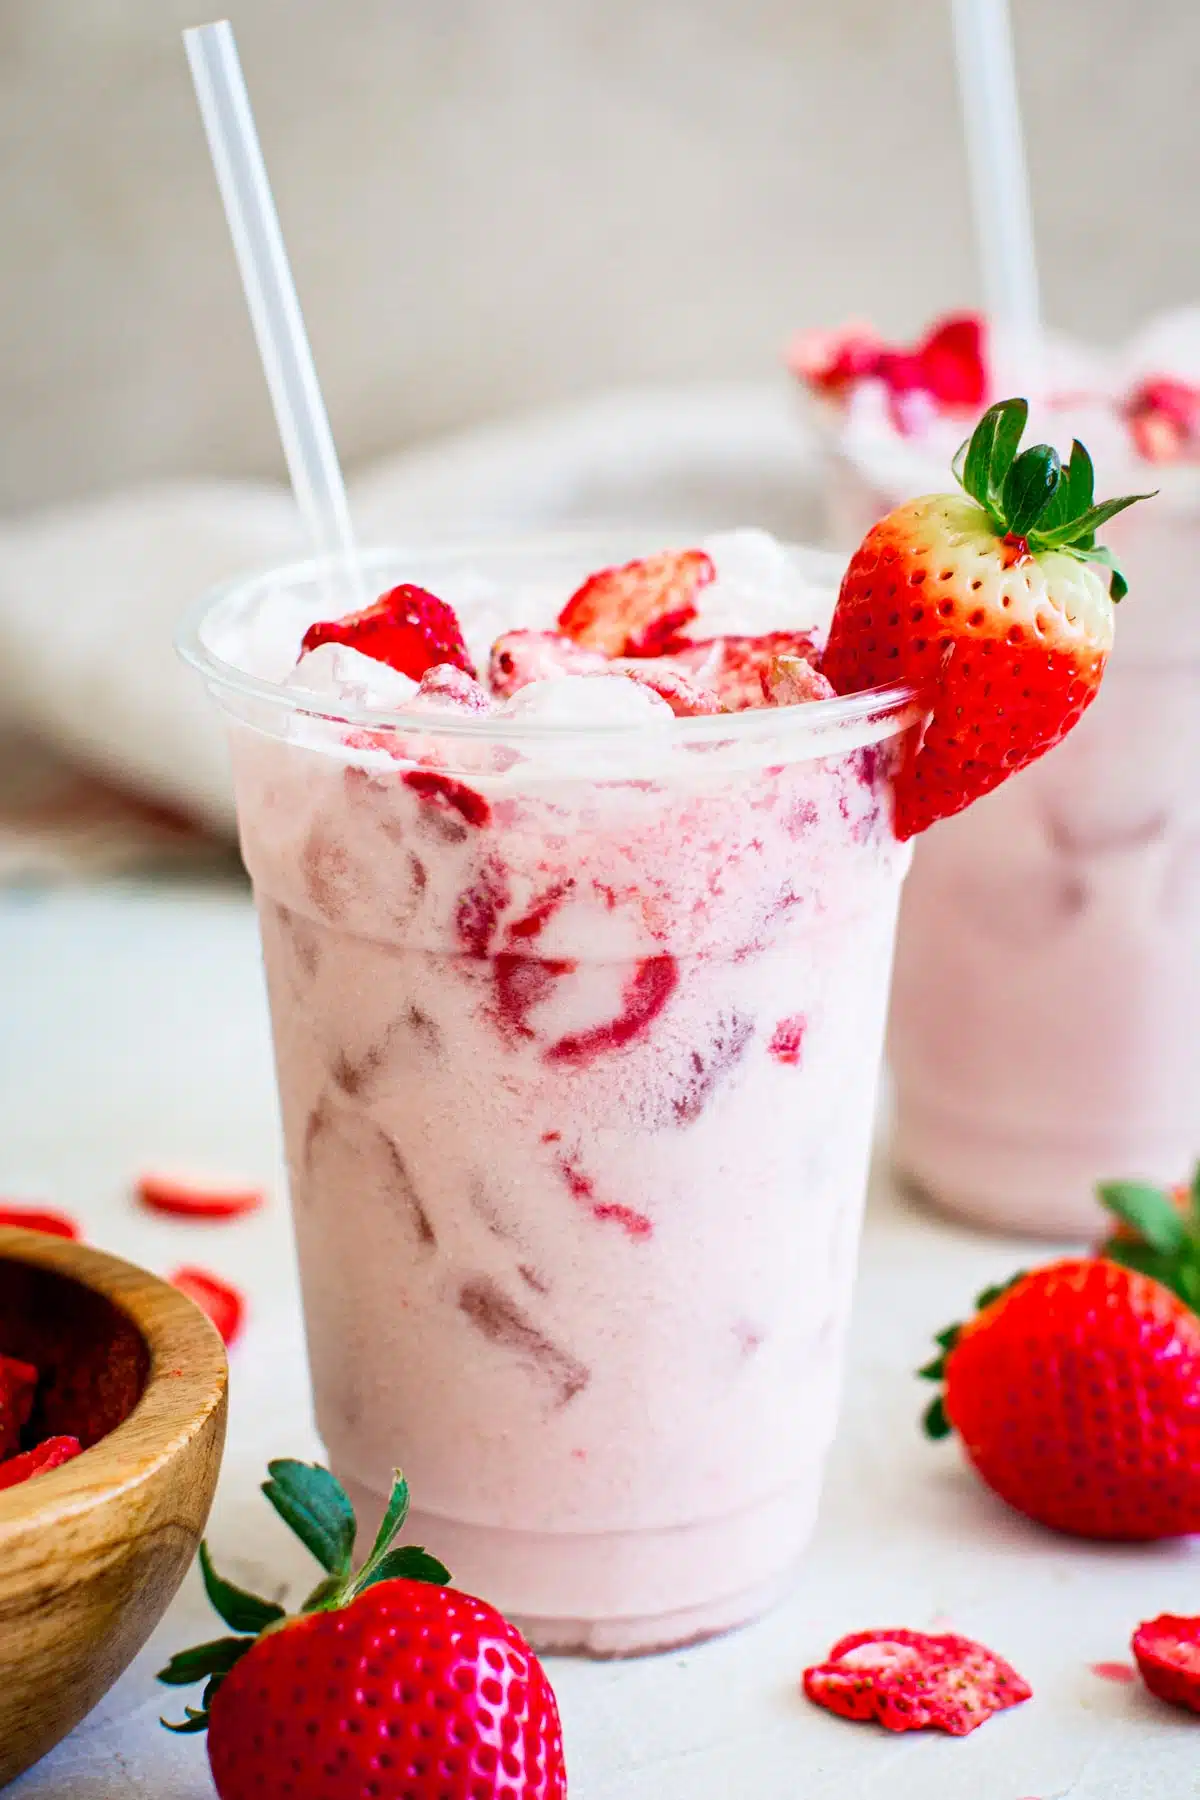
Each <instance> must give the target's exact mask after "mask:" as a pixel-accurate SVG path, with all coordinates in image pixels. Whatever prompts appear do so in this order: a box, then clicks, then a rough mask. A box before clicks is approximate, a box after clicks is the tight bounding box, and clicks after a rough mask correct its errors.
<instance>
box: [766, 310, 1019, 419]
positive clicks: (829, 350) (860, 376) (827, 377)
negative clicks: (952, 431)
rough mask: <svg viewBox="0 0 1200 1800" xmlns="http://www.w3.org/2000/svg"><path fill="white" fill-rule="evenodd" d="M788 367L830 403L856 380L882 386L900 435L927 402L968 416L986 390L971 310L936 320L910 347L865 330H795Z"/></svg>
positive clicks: (979, 331)
mask: <svg viewBox="0 0 1200 1800" xmlns="http://www.w3.org/2000/svg"><path fill="white" fill-rule="evenodd" d="M788 366H789V367H790V369H791V371H792V373H793V374H794V375H795V376H797V377H798V379H799V380H801V381H803V382H804V383H805V384H806V385H807V386H808V387H810V388H812V389H813V390H814V391H815V392H816V393H819V394H823V395H826V396H827V397H829V398H831V399H835V400H838V399H841V398H843V397H844V396H845V395H846V394H847V393H848V392H849V391H850V390H851V389H853V388H855V387H857V385H858V384H859V382H862V381H879V382H882V383H883V385H884V387H885V388H886V389H887V391H888V396H889V400H890V403H891V412H892V417H893V419H894V421H895V424H896V427H897V429H898V430H900V431H908V430H911V429H912V427H913V425H914V423H915V422H916V420H917V418H918V417H919V416H920V414H921V413H922V412H924V411H927V410H928V408H929V406H930V404H931V403H932V404H934V405H936V406H938V407H942V408H945V409H947V410H950V411H959V410H961V411H973V410H974V409H975V408H977V407H980V406H982V405H983V401H984V396H985V395H986V393H987V367H986V363H985V358H984V329H983V321H982V320H981V319H980V318H979V317H978V315H977V314H975V313H952V314H950V315H949V316H948V317H946V318H944V319H939V320H938V321H937V323H936V324H934V325H933V326H932V327H931V329H930V331H929V332H928V334H927V335H926V336H925V337H924V338H922V340H921V341H920V343H918V344H915V345H914V346H913V348H912V349H911V350H903V349H897V348H895V347H893V346H889V345H888V344H885V343H884V341H883V339H882V338H880V337H878V336H877V335H876V334H875V332H874V331H873V330H872V329H871V327H870V326H869V325H858V324H854V325H849V326H847V327H846V328H845V330H843V331H840V332H821V331H813V332H802V333H801V334H800V335H799V336H798V337H797V338H795V339H794V340H793V343H792V346H791V349H790V350H789V352H788ZM914 401H916V402H918V405H917V406H916V407H914V404H913V402H914Z"/></svg>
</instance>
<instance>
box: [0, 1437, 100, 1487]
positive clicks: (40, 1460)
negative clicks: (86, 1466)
mask: <svg viewBox="0 0 1200 1800" xmlns="http://www.w3.org/2000/svg"><path fill="white" fill-rule="evenodd" d="M81 1449H82V1445H81V1444H80V1442H79V1439H78V1438H76V1437H50V1438H43V1439H42V1442H41V1443H40V1444H35V1445H34V1447H33V1449H32V1450H23V1451H22V1452H21V1454H20V1456H10V1457H9V1459H8V1461H7V1462H0V1489H4V1488H12V1487H19V1486H20V1485H21V1483H22V1482H23V1481H32V1480H33V1477H34V1476H35V1475H48V1474H49V1473H50V1470H51V1469H61V1468H62V1466H63V1464H64V1463H69V1462H71V1461H72V1460H73V1459H74V1458H75V1457H76V1456H78V1455H79V1453H80V1450H81Z"/></svg>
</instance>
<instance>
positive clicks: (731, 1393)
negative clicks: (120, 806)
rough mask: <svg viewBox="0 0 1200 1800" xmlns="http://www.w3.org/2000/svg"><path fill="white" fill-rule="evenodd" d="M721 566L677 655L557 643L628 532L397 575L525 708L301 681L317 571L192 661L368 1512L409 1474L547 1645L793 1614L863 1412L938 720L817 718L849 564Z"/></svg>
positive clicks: (307, 1240)
mask: <svg viewBox="0 0 1200 1800" xmlns="http://www.w3.org/2000/svg"><path fill="white" fill-rule="evenodd" d="M710 549H711V552H712V558H713V561H715V565H716V569H715V579H713V580H709V581H708V583H707V585H704V579H705V577H706V576H711V575H712V573H713V571H712V566H711V564H710V563H709V561H708V557H707V555H705V554H703V553H697V555H698V560H697V561H696V562H695V563H694V564H689V565H688V570H690V573H689V572H688V570H685V571H684V572H683V574H682V575H681V576H680V580H679V583H677V584H676V585H677V590H678V591H675V590H671V592H670V593H669V594H668V598H671V599H672V604H671V606H668V607H666V611H665V614H664V610H663V607H661V606H660V607H659V609H658V613H657V614H656V616H655V617H654V618H653V619H651V620H649V622H648V623H647V622H646V621H643V624H645V626H646V630H645V633H644V634H643V635H642V637H641V638H640V640H639V643H638V645H637V646H636V648H637V649H638V651H639V657H638V658H635V661H636V662H637V665H638V666H637V667H632V666H631V664H630V663H629V662H628V661H623V660H622V659H620V658H618V659H617V660H616V662H615V663H610V662H609V660H608V659H609V658H610V657H611V656H612V653H613V651H614V650H619V649H621V648H622V647H625V648H631V647H634V646H633V644H632V635H633V634H632V633H631V635H630V643H629V644H628V645H624V646H623V644H622V641H621V640H622V636H623V628H621V629H618V630H617V632H616V635H615V637H614V636H612V634H611V633H609V641H608V643H607V648H605V649H596V648H594V647H589V642H588V641H581V642H570V641H568V640H567V639H565V638H563V637H561V636H558V637H551V636H550V635H548V634H543V633H542V632H541V631H539V630H538V629H537V628H538V627H543V626H546V625H549V624H551V623H552V622H553V620H554V617H555V614H556V613H557V611H558V609H559V607H560V606H561V605H562V602H563V600H564V599H565V598H566V597H567V596H568V595H570V594H571V593H572V591H573V589H576V588H577V587H578V586H579V583H580V581H581V578H583V577H584V576H586V575H587V574H588V571H589V570H590V569H594V568H595V567H597V565H598V564H599V563H600V562H602V561H604V560H605V559H606V558H607V560H609V561H611V560H612V554H613V550H614V546H612V545H607V546H604V545H601V546H595V545H583V546H580V545H578V544H572V543H567V544H562V543H560V544H557V545H555V544H554V543H544V542H543V543H540V544H534V545H531V546H529V547H528V548H524V549H522V548H520V547H517V548H513V549H509V550H505V551H493V552H491V553H483V552H480V553H479V554H472V553H469V552H464V553H461V554H455V555H433V554H427V553H421V554H414V555H404V556H400V555H392V554H380V555H377V556H372V557H369V558H368V559H367V561H366V568H365V579H366V584H367V587H368V590H369V591H370V592H371V593H377V592H382V591H383V590H384V589H388V588H390V587H391V586H392V584H393V583H396V582H398V581H401V580H403V581H404V582H407V583H418V584H420V586H421V587H422V588H428V589H432V590H433V591H434V592H435V593H436V594H437V595H438V596H440V597H441V598H442V599H444V600H446V601H449V602H450V603H451V604H452V605H453V607H454V608H455V610H456V612H457V614H458V616H459V617H460V618H461V619H462V621H463V624H464V626H465V629H466V635H467V639H468V640H469V642H470V644H471V646H472V648H473V649H474V650H475V651H476V653H477V660H478V661H479V662H480V664H481V666H482V664H483V662H484V661H485V660H486V652H487V646H488V644H489V643H491V641H492V640H493V638H495V637H496V634H497V632H498V630H499V629H500V628H501V627H519V628H521V629H518V630H516V631H512V632H510V633H509V634H508V635H506V636H504V637H503V638H502V639H501V641H500V643H499V644H498V645H497V647H496V650H495V651H494V653H493V655H492V658H491V677H492V679H491V681H490V682H487V683H480V682H476V681H474V680H472V679H471V678H470V677H469V676H468V675H467V674H466V673H465V672H464V665H465V663H466V661H467V658H466V657H465V656H463V655H458V654H457V653H456V652H455V651H453V650H451V652H450V653H449V660H448V661H444V662H443V663H442V664H441V666H439V667H437V668H434V669H433V670H431V671H430V672H429V673H427V674H426V675H425V677H424V679H423V680H422V682H421V685H420V687H419V688H418V686H417V683H416V682H415V681H414V680H412V679H409V678H408V677H407V676H406V675H405V674H404V673H402V672H400V671H398V670H397V669H395V668H391V667H386V666H384V664H383V663H381V662H379V661H374V660H368V657H367V656H364V655H362V654H360V652H359V650H358V649H356V648H355V647H354V644H347V643H346V642H342V643H324V644H321V645H320V646H319V647H317V648H312V649H310V650H309V651H308V652H307V653H306V654H305V655H303V656H302V657H301V658H300V662H299V666H296V665H297V656H298V654H299V652H300V648H301V640H302V637H303V636H304V635H305V633H306V630H307V628H308V627H309V626H310V625H311V624H312V622H313V621H314V620H317V619H322V618H327V617H328V616H329V615H330V613H331V612H334V611H337V610H338V608H337V606H336V605H332V606H331V604H330V600H329V596H328V592H327V590H326V589H325V587H323V585H322V579H321V577H322V571H321V570H320V569H318V568H315V567H314V566H312V565H307V566H302V567H297V568H292V569H285V570H280V571H276V572H274V573H272V574H268V575H265V576H263V577H261V578H259V579H254V580H248V581H244V582H240V583H235V584H233V585H231V586H229V587H227V588H225V589H224V590H223V591H222V592H220V593H219V594H218V595H217V596H216V597H215V598H214V599H213V600H212V602H211V603H210V604H209V606H208V607H207V608H206V610H205V612H204V614H203V616H202V618H201V619H200V620H199V623H198V624H197V626H196V627H195V629H194V631H193V632H192V634H191V635H190V636H189V638H188V639H187V640H186V641H185V644H184V649H185V654H187V655H188V656H189V657H190V658H191V659H192V661H193V662H195V663H196V664H197V665H198V666H199V667H200V669H201V671H202V672H203V674H204V676H205V677H206V679H207V681H208V682H209V684H210V686H211V688H212V689H213V691H214V692H215V694H216V696H217V698H218V700H219V701H220V703H221V705H222V707H223V709H224V711H225V714H226V717H227V721H228V726H229V733H230V740H231V745H232V755H233V767H234V776H235V785H236V797H237V805H238V813H239V819H240V826H241V836H242V844H243V850H244V855H245V860H246V863H247V866H248V868H249V870H250V873H251V875H252V877H253V881H254V888H255V895H256V899H257V904H258V911H259V916H260V921H261V927H262V938H263V947H264V953H265V958H266V965H267V974H268V981H269V989H270V1000H271V1012H272V1020H273V1027H274V1037H275V1048H276V1058H277V1066H278V1075H279V1086H280V1094H281V1099H282V1109H283V1121H284V1130H285V1136H286V1142H287V1154H288V1162H289V1167H290V1173H291V1187H292V1202H293V1211H294V1217H295V1228H296V1235H297V1241H298V1246H299V1256H300V1267H301V1275H302V1282H303V1294H304V1307H305V1316H306V1323H307V1331H308V1342H309V1353H310V1361H311V1366H312V1376H313V1384H314V1389H315V1397H316V1411H317V1420H318V1425H319V1428H320V1431H321V1435H322V1437H323V1439H324V1441H325V1443H326V1445H327V1447H328V1451H329V1456H330V1459H331V1462H332V1465H333V1467H334V1469H335V1470H336V1472H337V1473H338V1475H339V1476H340V1477H341V1478H342V1479H343V1480H344V1481H345V1483H346V1485H347V1487H348V1488H349V1490H350V1491H351V1494H352V1495H353V1497H354V1499H355V1500H356V1502H358V1503H360V1504H361V1505H364V1506H365V1507H366V1508H367V1509H368V1510H370V1509H371V1507H372V1506H374V1508H375V1509H376V1510H378V1508H379V1507H380V1506H381V1505H382V1503H383V1499H384V1497H385V1495H386V1493H387V1491H388V1486H389V1482H390V1479H391V1472H392V1468H393V1465H395V1464H397V1463H399V1464H401V1465H402V1466H403V1468H404V1471H405V1473H406V1475H407V1476H408V1477H409V1480H410V1481H411V1483H412V1487H413V1492H414V1495H415V1498H416V1503H417V1507H418V1509H419V1510H418V1511H417V1512H416V1513H415V1514H414V1516H413V1521H412V1530H413V1533H414V1535H415V1536H416V1537H417V1538H418V1539H419V1540H420V1541H423V1542H426V1543H428V1544H429V1545H430V1546H431V1547H433V1548H435V1549H436V1551H437V1554H438V1555H439V1556H441V1557H443V1558H444V1559H445V1560H446V1561H447V1562H448V1563H449V1565H450V1566H451V1567H452V1569H453V1570H454V1574H455V1579H456V1580H457V1581H458V1582H459V1583H461V1585H462V1586H463V1587H465V1588H467V1589H469V1590H473V1591H476V1592H479V1593H481V1594H484V1595H486V1596H487V1597H488V1598H489V1599H490V1600H492V1601H493V1602H494V1603H495V1604H497V1605H498V1606H500V1607H501V1608H502V1609H503V1610H504V1611H505V1612H506V1613H508V1614H509V1615H510V1616H512V1617H514V1618H515V1619H516V1620H517V1621H518V1622H519V1623H520V1624H521V1626H522V1629H524V1630H525V1631H526V1632H527V1633H528V1634H529V1636H530V1637H531V1638H532V1639H533V1641H534V1642H535V1644H537V1645H538V1646H539V1647H541V1648H543V1649H556V1650H564V1651H586V1652H592V1653H596V1654H612V1655H623V1654H630V1653H634V1652H638V1651H646V1650H654V1649H659V1648H663V1647H665V1646H668V1645H673V1644H679V1643H683V1642H686V1641H688V1640H691V1639H695V1638H699V1637H703V1636H705V1635H707V1634H709V1633H712V1632H716V1631H719V1630H722V1629H724V1628H726V1627H729V1626H732V1625H736V1624H738V1623H740V1622H742V1621H744V1620H747V1619H749V1618H751V1617H753V1616H754V1615H755V1614H757V1613H758V1612H759V1611H760V1610H761V1609H762V1608H763V1607H765V1606H766V1605H767V1604H769V1603H770V1602H771V1601H772V1600H773V1599H774V1598H775V1597H776V1596H777V1595H778V1594H779V1593H780V1592H781V1591H782V1589H783V1588H784V1586H785V1584H786V1583H787V1581H788V1579H789V1577H790V1576H791V1574H792V1572H793V1570H794V1567H795V1565H796V1562H797V1558H798V1557H799V1555H800V1553H801V1551H802V1550H803V1547H804V1544H805V1541H806V1539H807V1537H808V1534H809V1531H810V1527H811V1525H812V1521H813V1516H814V1512H815V1509H816V1505H817V1500H818V1495H819V1491H820V1485H821V1477H822V1469H823V1465H824V1462H825V1456H826V1451H827V1448H828V1445H829V1440H830V1437H831V1435H832V1432H833V1428H834V1420H835V1414H836V1409H837V1397H838V1389H839V1382H840V1372H841V1365H842V1342H843V1337H844V1333H845V1328H846V1319H847V1312H848V1307H849V1303H850V1296H851V1287H852V1280H853V1271H854V1265H855V1256H856V1243H857V1237H858V1229H859V1215H860V1210H861V1204H862V1197H863V1189H864V1182H865V1174H866V1167H867V1160H868V1152H869V1143H870V1136H871V1124H872V1111H873V1102H874V1096H875V1090H876V1080H877V1066H878V1061H879V1053H880V1043H881V1038H882V1030H883V1016H884V1011H885V1006H886V994H887V987H888V978H889V973H890V967H891V952H892V941H893V932H894V925H895V915H896V908H897V902H898V898H899V892H900V883H901V878H902V876H903V874H904V871H905V867H906V864H907V847H906V846H903V845H900V844H898V843H897V842H896V839H895V837H894V834H893V832H892V829H891V826H890V822H889V811H888V805H887V783H888V778H889V769H890V767H891V765H892V760H893V756H894V753H895V751H896V750H897V748H898V746H899V745H900V743H901V742H902V739H903V734H904V733H905V732H906V731H907V730H908V729H910V728H912V727H913V726H914V723H915V720H916V717H917V713H916V709H915V707H914V704H913V701H912V698H911V696H910V695H909V694H908V693H907V692H904V691H898V692H892V693H890V694H878V693H877V694H872V695H860V696H858V697H857V698H856V699H848V700H839V699H836V698H828V697H825V698H820V697H819V696H821V695H824V696H828V695H830V694H831V693H832V690H831V689H829V687H828V684H826V683H824V682H823V681H822V679H821V677H820V676H819V675H817V674H816V671H815V669H813V668H812V666H811V658H812V657H813V655H814V654H815V649H814V645H815V638H814V636H813V635H812V634H813V632H814V631H819V629H820V627H821V624H822V622H823V620H825V619H827V617H828V614H829V610H830V605H831V600H832V592H831V583H832V580H833V578H834V575H835V570H834V567H833V566H832V565H831V563H830V562H829V560H828V559H825V558H821V557H819V556H816V555H815V554H813V553H808V552H799V551H795V552H793V551H788V550H784V549H783V548H782V547H781V546H778V545H776V544H775V543H774V542H773V541H772V540H770V539H767V538H765V537H762V536H761V535H759V534H753V533H744V534H731V535H730V536H729V537H727V538H724V539H722V540H718V541H715V542H714V543H713V544H712V545H711V546H710ZM618 551H619V547H618ZM324 574H325V576H326V579H328V576H329V571H324ZM670 588H671V584H670V583H667V584H666V589H665V590H664V591H666V590H668V589H670ZM701 588H702V591H700V590H701ZM692 590H694V592H692ZM584 592H585V599H584V601H583V606H584V610H586V609H587V607H588V606H589V605H590V604H591V602H590V601H588V600H587V599H586V595H587V594H588V593H590V592H592V590H590V589H585V590H584ZM607 592H608V590H606V589H604V588H603V584H602V586H601V589H600V590H599V592H598V600H597V611H598V616H599V624H598V626H596V627H595V628H593V629H591V630H590V643H591V645H592V646H594V645H595V644H596V643H597V642H598V641H599V640H600V639H603V638H605V635H606V630H607V627H606V624H605V618H604V610H605V606H606V605H607V604H608V601H607V600H606V599H605V594H606V593H607ZM672 595H673V598H672ZM424 604H425V602H424V601H421V602H420V603H419V605H421V606H423V605H424ZM696 606H698V607H699V614H698V617H694V618H690V619H689V609H691V610H692V611H694V610H695V607H696ZM667 615H669V616H667ZM683 626H687V630H686V632H685V633H682V634H681V631H680V627H683ZM655 634H657V635H655ZM746 634H750V635H746ZM315 635H318V636H319V635H320V634H319V633H318V634H315ZM579 635H580V638H581V639H582V640H589V630H581V631H580V634H579ZM309 641H310V643H311V642H312V641H313V638H312V636H310V640H309ZM355 641H356V642H358V643H361V644H363V645H364V647H366V645H365V640H364V639H363V638H362V637H361V636H360V637H358V638H357V639H356V640H355ZM656 651H657V652H660V653H659V654H652V652H656ZM779 651H790V652H792V659H791V660H789V658H788V657H786V656H785V657H784V659H783V661H782V662H780V661H777V660H776V657H777V653H778V652H779ZM379 653H380V652H379V651H378V648H377V647H376V648H375V649H374V650H373V654H379ZM456 660H457V663H458V665H459V666H455V662H456ZM613 668H616V669H617V671H618V672H617V673H615V674H614V673H612V672H610V670H611V669H613ZM622 669H623V670H624V674H623V675H622V673H621V670H622ZM714 695H715V696H717V698H716V699H715V700H714ZM664 696H665V698H664ZM809 696H818V697H817V698H813V699H809ZM721 700H724V702H725V703H726V704H727V705H731V706H734V707H737V708H745V710H737V711H735V712H734V713H728V712H721V713H718V712H717V710H716V708H717V705H718V704H719V702H720V701H721ZM772 700H774V701H775V702H777V703H775V704H769V703H767V702H769V701H772ZM805 700H807V701H808V703H805V704H800V703H798V702H800V701H805ZM787 702H793V703H790V704H789V703H787ZM706 715H707V716H706Z"/></svg>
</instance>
